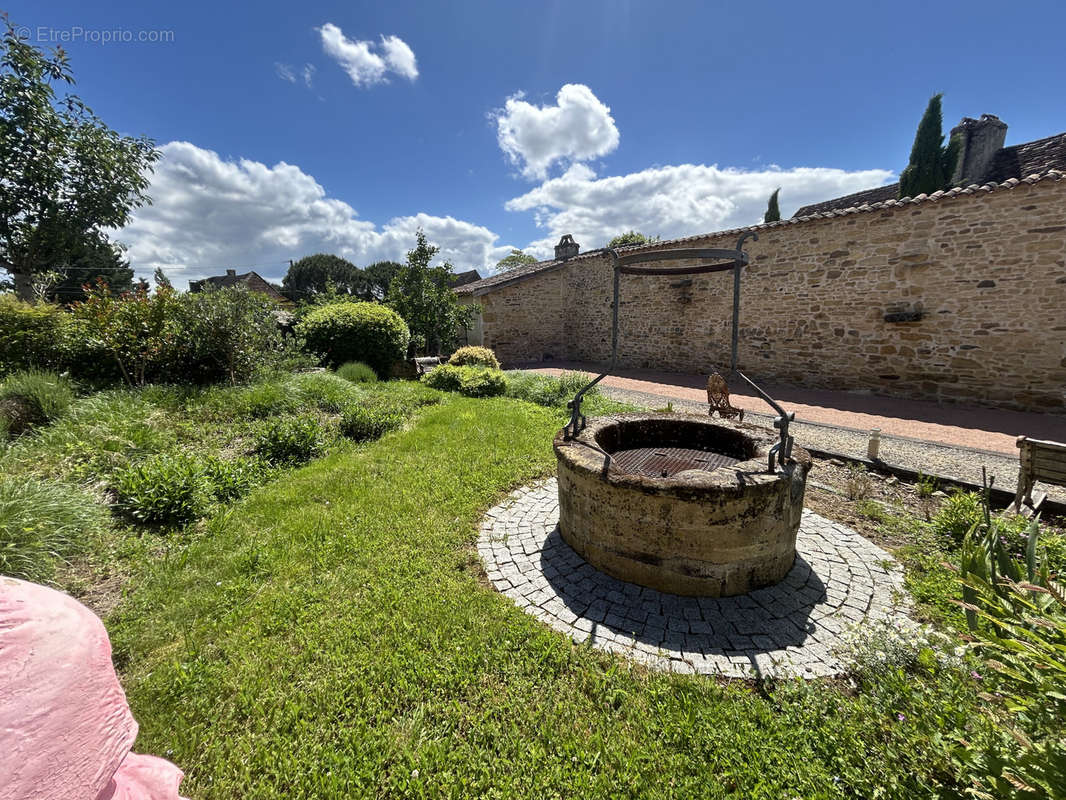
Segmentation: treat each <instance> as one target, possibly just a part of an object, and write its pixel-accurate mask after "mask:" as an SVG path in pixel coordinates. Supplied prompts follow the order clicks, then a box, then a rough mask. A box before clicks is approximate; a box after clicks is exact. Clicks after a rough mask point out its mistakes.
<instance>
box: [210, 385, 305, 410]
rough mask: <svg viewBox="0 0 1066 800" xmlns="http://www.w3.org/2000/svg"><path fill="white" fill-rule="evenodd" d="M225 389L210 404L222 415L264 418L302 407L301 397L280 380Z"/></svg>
mask: <svg viewBox="0 0 1066 800" xmlns="http://www.w3.org/2000/svg"><path fill="white" fill-rule="evenodd" d="M233 391H234V390H225V389H223V390H222V391H221V392H219V393H218V396H216V397H213V398H211V401H210V405H212V406H214V407H215V408H216V409H218V411H219V413H220V414H221V415H222V416H230V415H231V414H232V415H233V416H237V417H251V418H253V419H264V418H266V417H274V416H277V415H278V414H288V413H291V412H293V411H296V410H298V409H299V408H300V398H299V397H298V396H297V395H296V394H295V393H294V392H293V391H291V390H290V388H289V387H288V386H286V385H285V384H284V383H280V382H264V383H256V384H252V385H251V386H247V387H244V388H241V389H237V390H236V391H235V393H234V394H231V392H233Z"/></svg>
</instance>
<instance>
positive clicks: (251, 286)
mask: <svg viewBox="0 0 1066 800" xmlns="http://www.w3.org/2000/svg"><path fill="white" fill-rule="evenodd" d="M227 286H245V287H247V288H248V291H251V292H258V293H259V294H265V295H266V296H267V297H269V298H270V299H271V300H274V301H276V302H277V303H278V304H279V305H282V306H291V305H292V301H291V300H289V298H287V297H286V296H285V295H283V294H282V293H281V292H280V291H279V290H278V287H276V286H275V285H274V284H272V283H270V282H269V281H267V280H266V279H264V278H263V277H262V276H261V275H259V273H257V272H245V273H242V274H240V275H238V274H237V270H235V269H227V270H226V274H225V275H215V276H213V277H210V278H204V279H203V280H200V281H189V291H190V292H202V291H203V290H204V289H209V288H214V289H222V288H225V287H227Z"/></svg>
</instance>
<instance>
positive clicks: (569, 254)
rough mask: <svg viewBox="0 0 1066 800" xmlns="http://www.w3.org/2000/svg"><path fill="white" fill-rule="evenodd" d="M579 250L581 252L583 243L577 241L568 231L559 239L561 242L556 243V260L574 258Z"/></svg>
mask: <svg viewBox="0 0 1066 800" xmlns="http://www.w3.org/2000/svg"><path fill="white" fill-rule="evenodd" d="M579 252H581V245H579V244H578V243H577V242H575V241H574V237H573V236H571V235H570V234H569V233H568V234H566V235H565V236H563V238H562V239H560V240H559V244H557V245H555V260H556V261H566V259H568V258H573V257H574V256H576V255H577V254H578V253H579Z"/></svg>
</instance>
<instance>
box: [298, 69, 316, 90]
mask: <svg viewBox="0 0 1066 800" xmlns="http://www.w3.org/2000/svg"><path fill="white" fill-rule="evenodd" d="M300 74H301V75H303V79H304V85H306V86H307V88H308V89H310V88H312V86H313V85H314V77H315V65H314V64H304V68H303V71H302V72H301V73H300Z"/></svg>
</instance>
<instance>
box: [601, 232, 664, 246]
mask: <svg viewBox="0 0 1066 800" xmlns="http://www.w3.org/2000/svg"><path fill="white" fill-rule="evenodd" d="M657 241H659V237H658V236H645V235H644V234H643V233H640V232H639V231H626V232H625V233H620V234H618V235H617V236H615V237H614V238H613V239H611V241H609V242H607V246H608V247H627V246H629V245H634V244H653V243H655V242H657Z"/></svg>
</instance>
